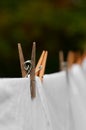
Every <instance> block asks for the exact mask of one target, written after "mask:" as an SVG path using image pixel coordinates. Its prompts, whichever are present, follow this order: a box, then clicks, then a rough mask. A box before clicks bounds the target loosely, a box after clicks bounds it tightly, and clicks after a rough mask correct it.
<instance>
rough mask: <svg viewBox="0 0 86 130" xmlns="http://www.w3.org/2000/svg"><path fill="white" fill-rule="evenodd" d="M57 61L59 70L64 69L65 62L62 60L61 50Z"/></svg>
mask: <svg viewBox="0 0 86 130" xmlns="http://www.w3.org/2000/svg"><path fill="white" fill-rule="evenodd" d="M59 63H60V70H61V71H62V70H64V66H65V65H64V64H65V62H64V54H63V51H60V52H59Z"/></svg>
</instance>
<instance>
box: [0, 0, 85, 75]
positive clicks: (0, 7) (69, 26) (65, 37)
mask: <svg viewBox="0 0 86 130" xmlns="http://www.w3.org/2000/svg"><path fill="white" fill-rule="evenodd" d="M55 2H56V1H49V0H46V1H45V0H44V1H43V0H29V1H27V0H21V1H20V0H19V1H17V0H15V1H12V0H8V1H7V0H3V1H0V58H1V59H2V60H5V61H4V63H5V62H7V61H9V62H10V61H11V60H14V61H15V62H17V61H16V59H17V60H18V58H17V57H18V53H16V52H17V43H18V42H21V43H22V44H23V47H24V49H25V48H26V50H25V55H27V54H26V53H28V51H29V53H28V55H30V51H31V50H30V49H27V48H31V44H32V42H33V41H36V42H37V43H38V44H37V48H38V50H37V53H38V54H37V55H39V54H40V53H41V51H42V49H47V50H48V51H49V54H50V57H51V55H52V54H53V56H54V57H55V56H56V55H58V51H59V49H63V50H64V51H68V50H69V49H76V48H79V49H80V48H84V47H85V46H86V1H85V0H82V1H81V2H79V3H74V5H73V6H72V5H71V6H70V7H64V8H59V6H58V4H57V5H56V4H55ZM14 48H15V49H14ZM39 49H40V50H39ZM37 58H38V57H37ZM50 59H51V58H49V64H51V60H50ZM55 63H56V61H55ZM50 66H52V65H50ZM8 68H9V67H8ZM51 70H52V71H53V69H51ZM55 71H56V70H55ZM47 72H49V70H48V71H47Z"/></svg>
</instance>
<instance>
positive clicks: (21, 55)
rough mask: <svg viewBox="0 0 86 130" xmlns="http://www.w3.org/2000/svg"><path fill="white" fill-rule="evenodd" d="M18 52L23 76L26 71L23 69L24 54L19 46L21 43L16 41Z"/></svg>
mask: <svg viewBox="0 0 86 130" xmlns="http://www.w3.org/2000/svg"><path fill="white" fill-rule="evenodd" d="M18 52H19V60H20V67H21V73H22V77H25V76H26V74H27V72H26V71H25V69H24V62H25V61H24V55H23V51H22V47H21V43H18Z"/></svg>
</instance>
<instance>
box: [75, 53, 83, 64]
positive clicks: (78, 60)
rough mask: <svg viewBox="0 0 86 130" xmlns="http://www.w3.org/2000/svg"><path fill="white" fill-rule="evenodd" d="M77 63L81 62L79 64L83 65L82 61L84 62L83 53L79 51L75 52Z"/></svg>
mask: <svg viewBox="0 0 86 130" xmlns="http://www.w3.org/2000/svg"><path fill="white" fill-rule="evenodd" d="M75 63H76V64H79V65H81V63H82V57H81V54H80V53H79V52H76V53H75Z"/></svg>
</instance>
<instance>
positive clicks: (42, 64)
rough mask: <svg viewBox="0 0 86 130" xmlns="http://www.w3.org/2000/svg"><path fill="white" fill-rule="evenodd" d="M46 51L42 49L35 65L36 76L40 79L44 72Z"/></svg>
mask: <svg viewBox="0 0 86 130" xmlns="http://www.w3.org/2000/svg"><path fill="white" fill-rule="evenodd" d="M47 56H48V51H43V52H42V54H41V56H40V59H39V61H38V64H37V66H36V73H35V74H36V76H39V78H40V80H41V81H42V80H43V75H44V73H45V67H46V61H47Z"/></svg>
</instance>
